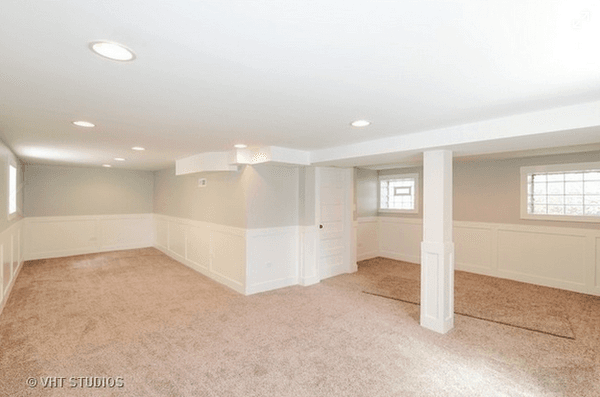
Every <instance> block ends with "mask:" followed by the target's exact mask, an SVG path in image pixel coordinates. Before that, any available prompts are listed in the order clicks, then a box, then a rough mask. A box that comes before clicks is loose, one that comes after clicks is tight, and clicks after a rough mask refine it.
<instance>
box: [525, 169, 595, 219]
mask: <svg viewBox="0 0 600 397" xmlns="http://www.w3.org/2000/svg"><path fill="white" fill-rule="evenodd" d="M591 170H600V162H590V163H571V164H552V165H535V166H527V167H521V219H529V220H539V221H542V220H543V221H559V222H591V223H600V216H585V215H581V216H579V215H547V214H530V213H528V211H527V194H528V193H527V176H528V175H529V174H533V173H536V172H538V173H543V172H564V173H568V172H573V171H591Z"/></svg>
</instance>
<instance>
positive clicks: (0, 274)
mask: <svg viewBox="0 0 600 397" xmlns="http://www.w3.org/2000/svg"><path fill="white" fill-rule="evenodd" d="M23 225H24V220H23V219H21V220H19V221H18V222H15V223H13V224H12V225H11V226H10V227H9V228H8V229H6V230H4V231H3V232H1V233H0V265H1V266H2V268H0V314H2V310H3V309H4V305H5V304H6V301H7V300H8V296H9V295H10V291H11V290H12V287H13V285H14V284H15V280H16V279H17V276H18V275H19V272H20V271H21V268H22V265H23V261H24V258H23V253H24V252H25V251H24V250H23V241H24V240H23V237H22V236H23Z"/></svg>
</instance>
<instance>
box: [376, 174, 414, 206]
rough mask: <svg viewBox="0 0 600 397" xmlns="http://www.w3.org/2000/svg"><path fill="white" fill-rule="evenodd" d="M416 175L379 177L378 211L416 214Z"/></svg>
mask: <svg viewBox="0 0 600 397" xmlns="http://www.w3.org/2000/svg"><path fill="white" fill-rule="evenodd" d="M417 181H418V175H417V174H405V175H390V176H380V177H379V210H380V211H384V212H385V211H394V212H417Z"/></svg>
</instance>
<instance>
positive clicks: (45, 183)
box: [24, 164, 154, 217]
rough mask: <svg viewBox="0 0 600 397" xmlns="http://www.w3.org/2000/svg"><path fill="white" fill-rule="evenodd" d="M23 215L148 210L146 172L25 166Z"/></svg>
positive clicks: (148, 176) (150, 184) (149, 178)
mask: <svg viewBox="0 0 600 397" xmlns="http://www.w3.org/2000/svg"><path fill="white" fill-rule="evenodd" d="M24 175H25V202H24V213H25V216H26V217H40V216H43V217H46V216H84V215H115V214H144V213H152V193H153V188H154V177H153V174H152V172H150V171H132V170H121V169H117V168H99V167H98V168H91V167H65V166H58V165H38V164H26V165H25V173H24Z"/></svg>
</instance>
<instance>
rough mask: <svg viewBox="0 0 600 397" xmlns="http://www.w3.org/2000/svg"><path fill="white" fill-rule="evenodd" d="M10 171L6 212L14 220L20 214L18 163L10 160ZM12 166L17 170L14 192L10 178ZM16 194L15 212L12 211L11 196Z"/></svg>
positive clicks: (8, 174)
mask: <svg viewBox="0 0 600 397" xmlns="http://www.w3.org/2000/svg"><path fill="white" fill-rule="evenodd" d="M7 163H8V167H7V168H8V173H7V178H6V181H7V185H8V188H7V189H6V192H7V193H8V194H7V195H6V212H7V214H8V220H9V221H10V220H12V219H14V218H16V217H17V216H18V214H19V205H18V203H17V200H18V188H19V168H18V167H17V165H16V164H15V163H14V162H13V161H8V162H7ZM11 168H14V170H15V182H14V184H15V186H14V192H13V189H12V186H11V183H10V182H11V178H10V174H11ZM13 194H14V202H15V210H14V211H13V212H10V210H11V208H10V203H11V201H12V200H11V196H12V195H13Z"/></svg>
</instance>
